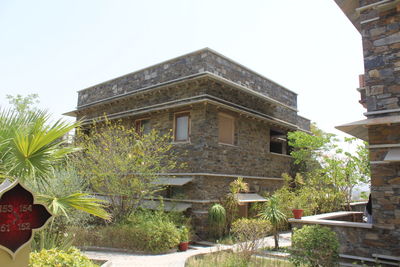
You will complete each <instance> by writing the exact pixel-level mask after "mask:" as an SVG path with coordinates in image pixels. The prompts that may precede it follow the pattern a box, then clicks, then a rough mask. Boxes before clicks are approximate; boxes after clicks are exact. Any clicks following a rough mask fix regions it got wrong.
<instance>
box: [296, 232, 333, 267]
mask: <svg viewBox="0 0 400 267" xmlns="http://www.w3.org/2000/svg"><path fill="white" fill-rule="evenodd" d="M338 253H339V241H338V238H337V236H336V233H335V232H333V231H332V230H330V229H329V228H328V227H323V226H320V225H311V226H308V225H305V226H303V227H302V228H301V229H295V230H294V233H293V236H292V253H291V257H290V261H291V262H293V263H294V264H295V265H300V264H307V265H309V266H315V267H317V266H324V267H325V266H327V267H329V266H337V261H338V255H339V254H338Z"/></svg>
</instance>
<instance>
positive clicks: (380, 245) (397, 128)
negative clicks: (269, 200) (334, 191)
mask: <svg viewBox="0 0 400 267" xmlns="http://www.w3.org/2000/svg"><path fill="white" fill-rule="evenodd" d="M335 2H336V3H337V4H338V5H339V7H340V8H341V9H342V10H343V12H344V13H345V14H346V16H347V17H348V18H349V19H350V20H351V22H352V23H353V24H354V26H355V27H356V28H357V30H358V31H359V32H360V34H361V36H362V42H363V52H364V69H365V73H364V75H362V76H360V88H359V89H358V90H359V91H360V93H361V100H360V103H361V104H362V105H363V106H364V107H365V108H366V109H367V112H366V113H364V115H365V116H367V119H365V120H361V121H357V122H353V123H348V124H345V125H341V126H338V127H337V128H338V129H339V130H342V131H344V132H347V133H349V134H351V135H353V136H355V137H358V138H361V139H363V140H366V141H368V142H369V151H370V163H371V199H372V217H373V219H372V224H370V223H368V224H367V223H353V222H351V223H347V222H341V223H340V224H339V223H335V222H333V221H331V220H330V219H332V215H330V218H328V217H326V216H325V217H326V218H327V219H326V220H324V221H320V222H316V221H318V220H316V221H315V220H314V221H312V220H309V219H306V220H308V221H306V222H305V223H319V224H325V225H329V226H331V227H332V228H333V229H334V230H335V231H336V232H337V233H338V235H339V237H340V239H341V253H343V255H342V257H343V258H347V259H350V260H360V259H363V260H364V261H366V262H370V263H371V264H373V263H374V262H375V263H376V262H378V263H380V264H382V265H384V266H385V263H386V264H388V263H391V265H396V263H394V261H397V264H398V263H399V262H400V177H399V176H400V1H399V0H335ZM314 219H315V218H314ZM291 221H293V222H295V223H300V222H299V221H295V220H291ZM354 256H357V257H354ZM360 256H361V257H362V258H359V257H360ZM390 261H392V262H390ZM382 265H380V266H382ZM396 266H398V265H396Z"/></svg>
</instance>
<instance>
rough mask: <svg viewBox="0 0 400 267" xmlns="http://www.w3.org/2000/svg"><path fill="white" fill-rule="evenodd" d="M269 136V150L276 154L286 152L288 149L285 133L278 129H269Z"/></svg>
mask: <svg viewBox="0 0 400 267" xmlns="http://www.w3.org/2000/svg"><path fill="white" fill-rule="evenodd" d="M269 136H270V140H269V141H270V142H269V151H270V152H272V153H277V154H287V152H288V150H287V138H286V134H285V133H282V132H279V131H275V130H270V133H269Z"/></svg>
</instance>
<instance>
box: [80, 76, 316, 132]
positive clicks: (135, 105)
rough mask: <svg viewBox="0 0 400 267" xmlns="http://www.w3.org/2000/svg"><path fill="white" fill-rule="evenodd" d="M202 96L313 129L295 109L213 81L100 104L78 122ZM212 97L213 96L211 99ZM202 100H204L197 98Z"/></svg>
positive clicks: (86, 110) (81, 114) (82, 111)
mask: <svg viewBox="0 0 400 267" xmlns="http://www.w3.org/2000/svg"><path fill="white" fill-rule="evenodd" d="M199 96H204V97H201V99H213V98H212V97H217V98H219V99H222V100H226V101H229V102H231V103H234V104H238V105H240V106H242V107H244V108H247V109H251V110H254V111H255V112H258V113H261V114H265V115H267V116H269V117H271V118H277V119H279V120H282V121H285V122H288V123H291V124H293V125H298V126H299V127H301V129H304V130H309V129H310V121H309V120H308V119H305V118H302V117H299V116H298V115H297V112H296V111H295V110H292V109H289V108H286V107H283V106H272V105H271V104H270V103H269V102H267V101H266V100H264V99H261V98H258V97H254V96H251V95H249V94H248V93H245V92H241V91H239V90H237V89H235V88H232V87H230V86H226V85H224V84H222V83H220V82H215V81H213V80H211V79H207V78H203V79H198V80H196V82H187V83H184V82H182V84H180V85H177V86H170V87H165V88H163V89H160V91H157V92H149V93H145V94H141V95H137V96H134V95H132V96H130V97H127V98H125V99H121V100H118V101H113V102H110V103H109V104H103V105H97V106H96V108H90V109H84V110H80V111H78V112H79V113H78V114H79V115H78V117H77V118H78V119H81V118H83V117H84V118H85V119H86V120H89V119H93V118H97V117H99V116H103V115H104V114H108V115H109V116H110V115H112V114H118V113H124V112H126V111H128V110H135V111H134V112H133V113H135V112H136V113H137V112H140V111H141V110H146V109H149V108H151V107H154V106H157V107H160V105H166V104H167V103H171V102H174V103H183V102H184V101H191V100H184V99H188V98H193V97H199ZM207 96H210V97H207ZM196 99H198V100H199V99H200V98H196Z"/></svg>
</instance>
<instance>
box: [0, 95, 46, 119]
mask: <svg viewBox="0 0 400 267" xmlns="http://www.w3.org/2000/svg"><path fill="white" fill-rule="evenodd" d="M6 97H7V99H8V102H9V103H10V104H11V105H12V106H13V109H14V110H15V111H17V112H18V113H19V114H22V113H28V112H35V111H37V108H36V107H34V105H36V104H39V102H40V101H39V95H38V94H29V95H27V96H22V95H20V94H18V95H16V96H12V95H7V96H6Z"/></svg>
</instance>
